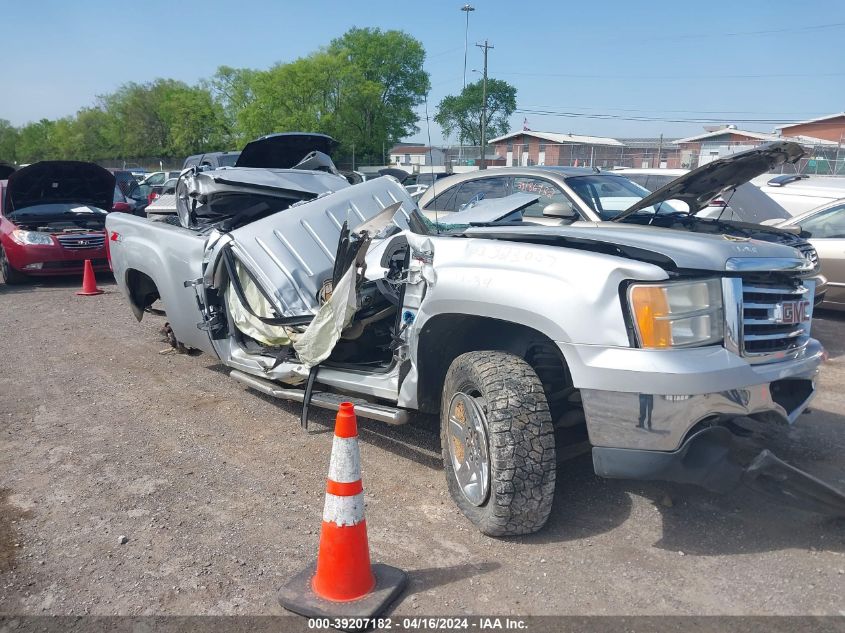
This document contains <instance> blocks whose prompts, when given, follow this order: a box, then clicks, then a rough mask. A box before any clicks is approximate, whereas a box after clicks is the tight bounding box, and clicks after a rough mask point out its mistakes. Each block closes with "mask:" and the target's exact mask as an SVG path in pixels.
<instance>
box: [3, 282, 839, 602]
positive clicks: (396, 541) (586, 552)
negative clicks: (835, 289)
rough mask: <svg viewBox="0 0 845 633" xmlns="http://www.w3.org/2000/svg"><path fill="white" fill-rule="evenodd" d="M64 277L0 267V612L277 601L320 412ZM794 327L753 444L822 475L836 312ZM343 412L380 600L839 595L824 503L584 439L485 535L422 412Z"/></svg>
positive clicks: (314, 513) (321, 438)
mask: <svg viewBox="0 0 845 633" xmlns="http://www.w3.org/2000/svg"><path fill="white" fill-rule="evenodd" d="M77 284H78V282H77V281H76V280H74V281H73V282H70V281H56V280H50V281H47V282H38V283H34V284H29V285H25V286H22V287H9V286H2V285H0V331H2V339H0V358H2V363H0V421H1V422H2V427H1V428H2V442H0V489H2V490H0V613H6V614H21V615H23V614H27V615H35V614H61V615H68V614H76V615H78V614H86V613H91V614H98V615H111V614H120V615H151V614H155V615H163V614H179V615H192V614H250V615H262V614H279V613H282V612H283V611H282V609H281V608H280V607H279V606H278V604H277V603H276V601H275V592H276V590H277V589H278V587H279V586H280V585H281V584H282V583H283V582H285V581H286V580H287V579H289V578H290V577H291V576H292V575H293V574H295V573H296V572H297V571H299V570H300V569H301V568H302V567H303V566H305V565H306V564H308V563H310V562H312V561H313V559H314V556H315V552H316V547H317V540H318V534H319V526H320V517H321V512H322V503H323V490H324V485H325V477H326V473H327V468H328V460H329V451H330V446H331V437H332V435H331V427H330V426H329V425H330V423H331V417H330V415H327V414H325V413H322V412H319V411H316V412H315V414H314V415H313V416H312V420H313V422H314V423H313V424H312V427H311V431H312V432H311V433H305V432H304V431H302V430H301V429H300V428H299V425H298V416H299V409H298V407H297V406H296V405H294V404H286V403H283V402H278V401H274V400H271V399H269V398H265V397H263V396H261V395H259V394H257V393H255V392H252V391H249V390H248V389H246V388H244V387H242V386H240V385H239V384H238V383H236V382H234V381H233V380H231V379H229V378H228V377H227V375H226V371H225V370H224V369H223V367H222V366H221V365H219V364H217V363H216V362H215V361H214V360H213V359H212V358H210V357H209V356H204V355H199V356H187V355H179V354H170V353H168V354H162V353H160V352H162V351H163V350H165V349H166V348H167V345H166V344H165V343H164V341H163V338H162V337H161V335H160V334H159V332H158V330H159V328H160V327H161V325H162V323H163V320H162V319H158V318H145V320H144V322H143V323H141V324H138V323H136V322H135V320H134V319H133V317H132V315H131V314H130V311H129V309H128V307H127V306H126V305H125V303H124V300H123V297H122V296H121V295H120V294H119V292H118V291H117V288H116V287H115V286H114V285H113V283H109V282H102V281H101V286H102V287H104V288H105V289H106V294H104V295H102V296H98V297H77V296H75V295H74V291H75V290H76V287H77ZM815 333H816V335H817V336H819V337H820V338H821V340H822V341H823V343H824V344H825V345H826V346H827V348H828V350H829V352H830V360H829V361H828V362H827V363H826V364H825V366H824V367H823V369H822V374H821V378H820V381H819V384H820V394H819V397H818V398H817V399H816V401H815V403H814V407H813V412H812V413H810V414H808V415H805V416H803V417H802V419H801V420H800V424H798V425H797V426H796V427H795V428H794V429H792V430H790V431H788V432H786V433H784V434H783V435H781V436H779V437H778V439H777V440H776V441H775V442H774V443H773V445H772V448H773V450H774V452H775V453H776V454H778V455H779V456H780V457H782V458H784V459H786V460H787V461H790V462H793V463H795V464H796V465H798V466H800V467H803V468H806V469H807V470H809V471H811V472H813V473H815V474H817V475H819V476H821V477H823V478H826V479H827V480H828V481H830V482H832V483H835V484H836V485H838V486H840V487H845V460H843V459H842V455H843V454H845V424H843V422H845V395H844V394H843V389H842V386H843V384H845V381H843V378H845V318H843V317H841V316H836V315H826V316H824V317H822V318H820V319H819V320H817V321H816V323H815ZM360 426H361V439H362V440H363V441H362V443H361V453H362V459H363V468H364V486H365V490H366V497H367V522H368V528H369V537H370V545H371V550H372V555H373V558H374V560H379V561H383V562H387V563H390V564H394V565H397V566H400V567H402V568H404V569H406V570H407V571H408V572H409V574H410V578H411V585H410V589H409V591H408V592H407V593H406V594H405V597H404V599H402V601H401V602H400V603H399V604H398V605H397V607H396V609H395V613H396V614H429V615H430V614H461V613H467V614H474V613H497V614H519V615H541V614H576V615H587V614H604V615H613V614H631V615H638V614H639V615H660V614H696V615H706V614H728V615H740V614H743V615H744V614H796V615H804V614H815V615H836V614H839V615H845V522H843V521H841V520H839V521H837V520H831V519H822V518H820V517H818V516H815V515H811V514H807V513H803V512H801V511H798V510H790V509H784V508H780V507H777V506H774V505H770V504H769V503H768V502H766V501H764V500H762V499H760V498H758V497H756V496H755V495H753V494H751V493H744V492H738V493H735V494H733V495H730V496H726V497H720V496H716V495H712V494H709V493H706V492H703V491H701V490H698V489H695V488H689V487H683V486H674V485H669V484H658V483H654V484H651V483H631V482H621V481H607V480H601V479H598V478H597V477H595V476H594V475H593V473H592V469H591V463H590V459H589V457H588V456H585V457H582V458H578V459H576V460H574V461H571V462H567V463H565V464H563V465H561V466H560V468H559V472H558V488H557V496H556V499H555V504H554V509H553V511H552V517H551V519H550V521H549V525H548V526H547V527H546V529H544V530H543V531H542V532H540V533H539V534H536V535H532V536H530V537H523V538H512V539H499V540H497V539H492V538H487V537H484V536H482V535H481V534H479V533H478V532H476V531H475V530H474V529H473V528H472V527H471V526H470V525H469V524H468V523H467V522H466V521H465V520H464V519H463V517H462V516H461V515H460V514H459V513H458V511H457V510H456V508H455V506H454V504H453V503H452V501H451V500H450V498H449V497H448V493H447V492H446V485H445V481H444V478H443V474H442V471H441V466H440V458H439V440H438V437H437V433H436V429H435V427H434V426H433V425H432V422H431V420H428V419H423V420H422V421H421V424H420V425H419V426H408V427H399V428H391V427H388V426H386V425H383V424H379V423H376V422H369V421H362V422H361V425H360ZM124 537H125V538H124ZM124 541H125V542H124Z"/></svg>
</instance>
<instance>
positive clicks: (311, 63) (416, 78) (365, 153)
mask: <svg viewBox="0 0 845 633" xmlns="http://www.w3.org/2000/svg"><path fill="white" fill-rule="evenodd" d="M424 61H425V50H424V49H423V46H422V44H421V43H420V42H419V41H417V40H416V39H414V38H413V37H411V36H409V35H407V34H406V33H403V32H401V31H382V30H380V29H359V28H353V29H351V30H349V31H347V32H346V33H345V34H344V35H342V36H341V37H339V38H337V39H335V40H332V41H331V42H330V43H329V45H328V46H327V47H326V48H324V49H321V50H319V51H317V52H314V53H312V54H310V55H307V56H305V57H301V58H299V59H296V60H294V61H291V62H287V63H281V64H277V65H275V66H273V67H272V68H270V69H268V70H253V69H248V68H232V67H229V66H221V67H220V68H218V69H217V72H216V73H215V74H214V76H212V77H211V78H209V79H207V80H204V81H201V82H199V84H197V85H196V86H190V85H188V84H186V83H184V82H181V81H176V80H173V79H156V80H155V81H152V82H148V83H144V84H139V83H127V84H124V85H123V86H121V87H120V88H118V89H117V90H116V91H115V92H113V93H111V94H108V95H103V96H100V97H98V101H97V104H96V106H94V107H91V108H83V109H81V110H79V111H78V112H77V113H76V114H75V115H74V116H70V117H66V118H63V119H59V120H56V121H49V120H47V119H43V120H41V121H38V122H34V123H28V124H26V125H25V126H23V127H21V128H20V129H16V128H14V127H13V126H11V125H9V124H8V122H5V121H0V160H4V159H5V160H17V161H18V162H33V161H36V160H43V159H49V158H64V159H78V160H97V161H115V160H131V161H137V160H138V159H147V160H155V161H158V160H170V161H181V159H182V158H184V157H185V156H187V155H189V154H196V153H201V152H205V151H215V150H227V149H234V148H236V147H242V146H243V145H244V144H245V143H246V142H247V141H249V140H252V139H254V138H256V137H258V136H261V135H263V134H268V133H271V132H286V131H308V132H322V133H325V134H329V135H331V136H333V137H335V138H336V139H338V140H339V141H340V142H341V147H342V153H345V154H347V155H349V154H351V152H352V151H353V148H354V152H355V154H356V155H357V157H358V159H359V160H370V161H375V162H380V161H381V159H382V152H383V149H384V148H385V147H386V146H388V145H389V144H392V143H393V142H395V141H397V140H399V139H401V138H403V137H405V136H407V135H409V134H412V133H414V132H416V131H417V127H416V121H417V115H416V113H415V112H414V108H415V107H416V106H418V105H419V104H420V103H422V100H423V99H424V97H425V94H426V92H427V91H428V89H429V87H430V82H429V77H428V73H426V72H425V71H424V70H423V62H424Z"/></svg>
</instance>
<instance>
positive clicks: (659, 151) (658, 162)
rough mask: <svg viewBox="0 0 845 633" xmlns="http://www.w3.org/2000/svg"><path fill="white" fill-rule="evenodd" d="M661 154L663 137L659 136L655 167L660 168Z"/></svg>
mask: <svg viewBox="0 0 845 633" xmlns="http://www.w3.org/2000/svg"><path fill="white" fill-rule="evenodd" d="M662 153H663V135H662V134H661V135H660V140H659V141H658V142H657V164H656V165H655V167H658V168H659V167H660V154H662Z"/></svg>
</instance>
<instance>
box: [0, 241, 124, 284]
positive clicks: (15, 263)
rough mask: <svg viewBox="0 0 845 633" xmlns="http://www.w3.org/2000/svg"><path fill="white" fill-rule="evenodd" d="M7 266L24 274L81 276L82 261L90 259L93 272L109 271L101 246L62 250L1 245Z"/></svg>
mask: <svg viewBox="0 0 845 633" xmlns="http://www.w3.org/2000/svg"><path fill="white" fill-rule="evenodd" d="M5 249H6V257H7V258H8V260H9V264H10V265H11V266H12V268H14V269H15V270H17V271H20V272H22V273H24V274H26V275H33V276H43V275H72V274H81V273H82V269H83V267H84V265H85V260H86V259H90V260H91V263H92V264H93V266H94V270H95V271H98V272H99V271H107V270H109V262H108V259H107V256H106V249H105V247H100V248H84V249H73V250H71V249H66V248H64V247H62V246H58V245H56V246H37V245H27V246H21V245H19V244H14V245H8V244H7V245H5Z"/></svg>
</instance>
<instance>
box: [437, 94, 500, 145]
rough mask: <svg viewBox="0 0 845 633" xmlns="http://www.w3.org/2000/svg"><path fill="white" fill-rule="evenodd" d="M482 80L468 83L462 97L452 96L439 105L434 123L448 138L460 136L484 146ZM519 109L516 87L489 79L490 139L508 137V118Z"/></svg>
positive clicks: (488, 119)
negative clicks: (482, 142)
mask: <svg viewBox="0 0 845 633" xmlns="http://www.w3.org/2000/svg"><path fill="white" fill-rule="evenodd" d="M483 91H484V86H483V80H482V79H479V80H478V81H476V82H475V83H471V84H467V87H466V88H464V89H463V90H462V91H461V93H460V94H459V95H449V96H448V97H444V98H443V100H442V101H441V102H440V103H439V104H438V105H437V114H435V115H434V120H435V122H436V123H437V124H438V125H439V126H440V127H441V128H443V133H444V134H445V135H446V136H452V134H453V133H454V132H457V133H458V138H460V139H462V140H463V142H465V143H468V144H470V145H481V106H482V101H483ZM514 110H516V88H514V87H513V86H512V85H510V84H509V83H508V82H506V81H502V80H501V79H487V126H486V127H487V131H486V136H487V138H488V139H489V138H493V137H496V136H500V135H502V134H507V132H508V130H509V127H510V125H509V123H508V118H509V117H510V115H511V114H513V112H514Z"/></svg>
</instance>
